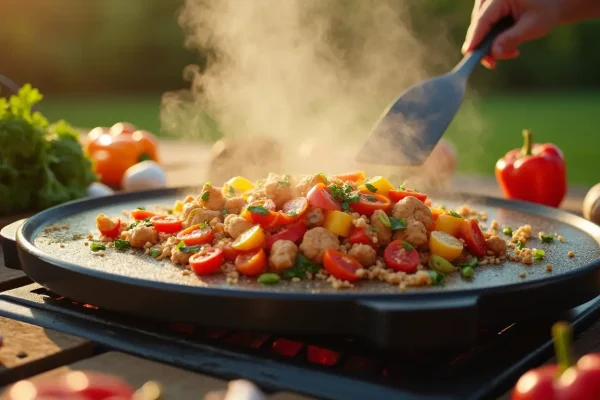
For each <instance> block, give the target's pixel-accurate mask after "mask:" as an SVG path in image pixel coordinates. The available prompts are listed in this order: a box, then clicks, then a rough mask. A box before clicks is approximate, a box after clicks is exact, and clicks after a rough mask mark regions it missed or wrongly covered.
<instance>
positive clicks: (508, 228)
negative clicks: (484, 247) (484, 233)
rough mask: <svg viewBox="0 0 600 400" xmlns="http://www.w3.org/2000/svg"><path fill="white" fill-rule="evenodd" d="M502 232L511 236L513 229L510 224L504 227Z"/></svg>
mask: <svg viewBox="0 0 600 400" xmlns="http://www.w3.org/2000/svg"><path fill="white" fill-rule="evenodd" d="M502 233H504V234H505V235H508V236H511V235H512V234H513V230H512V228H511V227H510V226H507V227H506V228H504V229H502Z"/></svg>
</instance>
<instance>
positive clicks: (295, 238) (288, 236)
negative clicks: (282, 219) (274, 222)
mask: <svg viewBox="0 0 600 400" xmlns="http://www.w3.org/2000/svg"><path fill="white" fill-rule="evenodd" d="M306 230H307V228H306V225H304V224H298V225H295V226H292V227H290V228H289V229H286V230H285V231H283V232H279V233H277V234H275V235H271V236H269V237H268V238H267V240H265V248H266V249H268V250H270V249H271V247H273V243H275V242H276V241H278V240H290V241H292V242H294V243H296V244H297V243H298V242H300V240H302V238H303V237H304V234H305V233H306Z"/></svg>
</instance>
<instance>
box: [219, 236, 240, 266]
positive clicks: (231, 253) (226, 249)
mask: <svg viewBox="0 0 600 400" xmlns="http://www.w3.org/2000/svg"><path fill="white" fill-rule="evenodd" d="M232 243H233V241H231V240H230V241H228V242H227V243H225V245H224V246H223V247H221V250H223V258H225V259H226V260H227V261H235V259H236V257H237V256H238V254H240V250H237V249H234V248H233V247H231V244H232Z"/></svg>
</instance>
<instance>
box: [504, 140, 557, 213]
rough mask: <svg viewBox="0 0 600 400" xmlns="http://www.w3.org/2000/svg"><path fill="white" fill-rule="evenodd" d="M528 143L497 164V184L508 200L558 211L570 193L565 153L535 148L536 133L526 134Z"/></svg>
mask: <svg viewBox="0 0 600 400" xmlns="http://www.w3.org/2000/svg"><path fill="white" fill-rule="evenodd" d="M523 137H524V139H525V143H524V145H523V147H522V148H521V149H514V150H511V151H509V152H508V153H506V155H505V156H504V157H503V158H501V159H500V160H498V162H497V163H496V180H497V181H498V184H499V185H500V188H501V189H502V192H503V193H504V196H505V197H506V198H508V199H517V200H524V201H529V202H532V203H539V204H544V205H547V206H550V207H558V206H559V205H560V203H561V202H562V200H563V199H564V197H565V194H566V193H567V177H566V172H565V161H564V158H563V154H562V151H561V150H560V149H559V148H558V147H557V146H555V145H553V144H550V143H546V144H533V138H532V133H531V131H529V130H524V131H523Z"/></svg>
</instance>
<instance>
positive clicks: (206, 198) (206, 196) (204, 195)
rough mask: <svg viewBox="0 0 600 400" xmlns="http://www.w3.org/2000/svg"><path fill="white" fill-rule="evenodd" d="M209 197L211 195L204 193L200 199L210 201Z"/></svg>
mask: <svg viewBox="0 0 600 400" xmlns="http://www.w3.org/2000/svg"><path fill="white" fill-rule="evenodd" d="M209 195H210V193H208V191H204V192H202V196H200V198H201V199H202V201H208V196H209Z"/></svg>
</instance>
